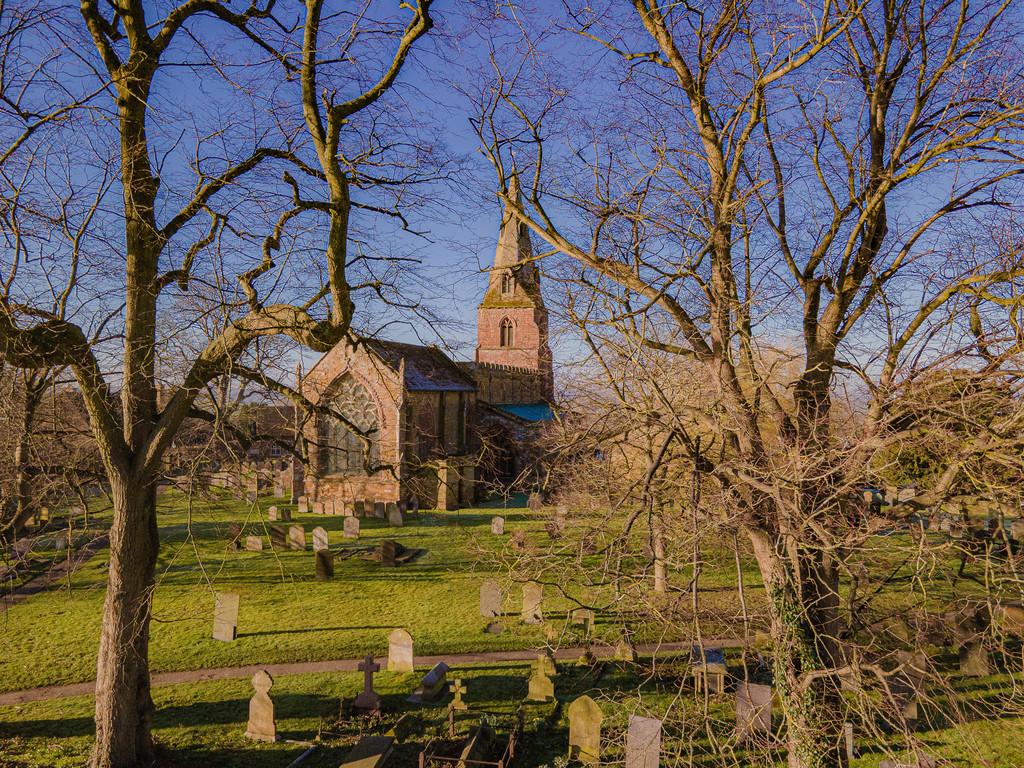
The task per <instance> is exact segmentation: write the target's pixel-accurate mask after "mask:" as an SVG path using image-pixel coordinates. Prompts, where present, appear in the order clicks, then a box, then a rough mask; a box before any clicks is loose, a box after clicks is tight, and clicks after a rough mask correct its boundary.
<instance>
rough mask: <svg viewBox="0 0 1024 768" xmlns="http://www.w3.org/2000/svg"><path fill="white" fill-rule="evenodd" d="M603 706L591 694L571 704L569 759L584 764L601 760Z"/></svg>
mask: <svg viewBox="0 0 1024 768" xmlns="http://www.w3.org/2000/svg"><path fill="white" fill-rule="evenodd" d="M603 720H604V715H603V714H601V708H600V707H599V706H597V703H596V702H595V701H594V700H593V699H592V698H590V697H589V696H580V697H579V698H578V699H576V700H575V701H574V702H573V703H572V704H570V705H569V759H570V760H576V761H577V762H580V763H583V764H584V765H597V764H598V763H600V761H601V722H602V721H603Z"/></svg>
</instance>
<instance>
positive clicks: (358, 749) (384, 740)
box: [339, 736, 395, 768]
mask: <svg viewBox="0 0 1024 768" xmlns="http://www.w3.org/2000/svg"><path fill="white" fill-rule="evenodd" d="M394 752H395V737H394V736H363V737H362V738H361V739H359V741H358V742H357V743H356V745H355V746H354V747H352V749H351V750H349V753H348V754H347V755H345V759H344V760H343V761H342V763H341V765H340V766H339V768H384V766H385V765H387V764H388V763H389V762H390V761H391V756H392V755H393V754H394Z"/></svg>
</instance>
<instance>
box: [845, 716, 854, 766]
mask: <svg viewBox="0 0 1024 768" xmlns="http://www.w3.org/2000/svg"><path fill="white" fill-rule="evenodd" d="M843 746H844V747H845V748H846V760H847V762H849V761H851V760H853V759H854V758H855V757H856V754H855V752H856V750H855V749H854V744H853V723H851V722H849V721H847V722H845V723H843Z"/></svg>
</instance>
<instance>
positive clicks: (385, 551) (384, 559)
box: [377, 539, 398, 568]
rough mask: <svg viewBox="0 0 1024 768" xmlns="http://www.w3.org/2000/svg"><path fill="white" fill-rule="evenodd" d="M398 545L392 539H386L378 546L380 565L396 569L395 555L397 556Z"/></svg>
mask: <svg viewBox="0 0 1024 768" xmlns="http://www.w3.org/2000/svg"><path fill="white" fill-rule="evenodd" d="M397 549H398V544H397V543H396V542H394V541H392V540H391V539H385V540H384V541H382V542H381V543H380V544H378V545H377V554H378V556H379V557H380V564H381V565H385V566H387V567H389V568H394V567H395V564H396V562H397V561H396V560H395V555H396V554H397Z"/></svg>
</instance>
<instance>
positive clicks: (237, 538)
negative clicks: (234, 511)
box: [228, 523, 242, 552]
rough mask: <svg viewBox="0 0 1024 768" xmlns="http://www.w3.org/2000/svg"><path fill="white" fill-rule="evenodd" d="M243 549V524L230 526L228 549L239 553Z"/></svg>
mask: <svg viewBox="0 0 1024 768" xmlns="http://www.w3.org/2000/svg"><path fill="white" fill-rule="evenodd" d="M241 548H242V524H241V523H229V524H228V549H229V550H231V551H232V552H237V551H238V550H240V549H241Z"/></svg>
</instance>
